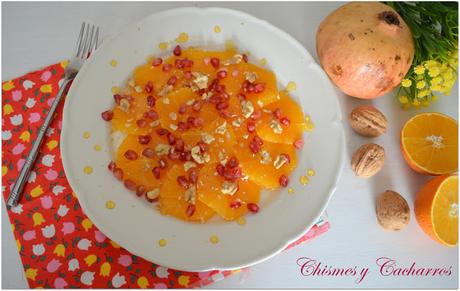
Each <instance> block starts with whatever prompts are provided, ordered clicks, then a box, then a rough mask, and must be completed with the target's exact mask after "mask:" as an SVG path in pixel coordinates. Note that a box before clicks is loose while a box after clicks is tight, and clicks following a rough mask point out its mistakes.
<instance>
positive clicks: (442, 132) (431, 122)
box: [401, 113, 458, 175]
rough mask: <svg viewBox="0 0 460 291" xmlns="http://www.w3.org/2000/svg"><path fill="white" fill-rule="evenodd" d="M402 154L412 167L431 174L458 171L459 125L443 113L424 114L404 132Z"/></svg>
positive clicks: (413, 119) (411, 122)
mask: <svg viewBox="0 0 460 291" xmlns="http://www.w3.org/2000/svg"><path fill="white" fill-rule="evenodd" d="M401 151H402V153H403V156H404V158H405V160H406V162H407V163H408V164H409V166H410V167H411V168H412V169H414V170H415V171H417V172H420V173H423V174H428V175H443V174H450V173H453V172H456V171H457V170H458V123H457V121H456V120H455V119H453V118H452V117H450V116H447V115H444V114H441V113H421V114H418V115H416V116H414V117H412V118H411V119H409V120H408V121H407V122H406V124H405V125H404V127H403V129H402V130H401Z"/></svg>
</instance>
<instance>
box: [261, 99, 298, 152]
mask: <svg viewBox="0 0 460 291" xmlns="http://www.w3.org/2000/svg"><path fill="white" fill-rule="evenodd" d="M264 109H266V110H268V111H271V112H273V111H275V110H277V109H279V110H280V114H281V116H282V117H281V118H283V117H286V118H288V119H289V125H283V124H282V123H281V122H279V121H277V119H276V118H275V117H274V115H273V113H271V112H264V113H263V115H262V118H261V121H260V122H258V123H257V127H256V131H257V134H258V135H259V136H260V137H261V138H262V139H263V140H266V141H269V142H275V143H285V144H293V143H294V142H295V141H296V140H298V139H300V138H301V137H302V132H303V130H304V129H305V120H304V115H303V112H302V109H301V108H300V106H299V105H298V104H297V103H296V102H295V101H294V100H293V99H292V98H291V97H289V95H287V93H285V92H280V100H279V101H277V102H274V103H271V104H270V105H268V106H266V107H264ZM271 122H278V123H279V125H280V128H281V132H276V131H275V130H274V128H273V127H272V126H271Z"/></svg>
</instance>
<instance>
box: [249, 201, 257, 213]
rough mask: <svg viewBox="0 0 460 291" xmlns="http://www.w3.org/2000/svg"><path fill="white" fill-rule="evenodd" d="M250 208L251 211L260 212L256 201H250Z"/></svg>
mask: <svg viewBox="0 0 460 291" xmlns="http://www.w3.org/2000/svg"><path fill="white" fill-rule="evenodd" d="M247 206H248V210H249V211H251V212H252V213H257V212H259V206H258V205H257V204H255V203H248V205H247Z"/></svg>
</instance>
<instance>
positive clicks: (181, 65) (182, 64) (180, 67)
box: [174, 59, 184, 69]
mask: <svg viewBox="0 0 460 291" xmlns="http://www.w3.org/2000/svg"><path fill="white" fill-rule="evenodd" d="M174 65H176V67H177V68H178V69H182V68H183V67H184V63H183V62H182V60H181V59H177V60H176V61H174Z"/></svg>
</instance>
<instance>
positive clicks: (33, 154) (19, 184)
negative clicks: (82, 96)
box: [6, 77, 72, 209]
mask: <svg viewBox="0 0 460 291" xmlns="http://www.w3.org/2000/svg"><path fill="white" fill-rule="evenodd" d="M71 80H72V79H71V78H68V77H66V78H64V81H63V82H62V85H61V87H60V88H59V92H58V94H57V96H56V98H55V99H54V101H53V104H52V105H51V108H50V110H49V111H48V114H47V115H46V118H45V121H44V122H43V124H42V126H41V127H40V130H39V131H38V135H37V138H36V139H35V141H34V143H33V145H32V149H31V150H30V152H29V154H28V155H27V158H26V161H25V163H24V165H23V166H22V169H21V172H20V173H19V176H18V177H17V179H16V182H15V183H14V186H13V189H11V192H10V195H9V197H8V201H7V202H6V205H7V207H8V209H10V208H11V207H14V206H16V205H17V204H18V202H19V198H20V197H21V194H22V190H23V189H24V186H25V184H26V182H27V180H28V179H29V174H30V171H31V170H32V168H33V166H34V164H35V160H36V159H37V156H38V153H39V152H40V146H41V144H42V142H43V140H44V138H45V134H46V131H47V130H48V127H49V125H50V124H51V121H52V120H53V117H54V113H55V112H56V109H57V107H58V105H59V103H60V102H61V99H62V96H64V91H65V89H66V87H67V84H69V82H70V81H71Z"/></svg>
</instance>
